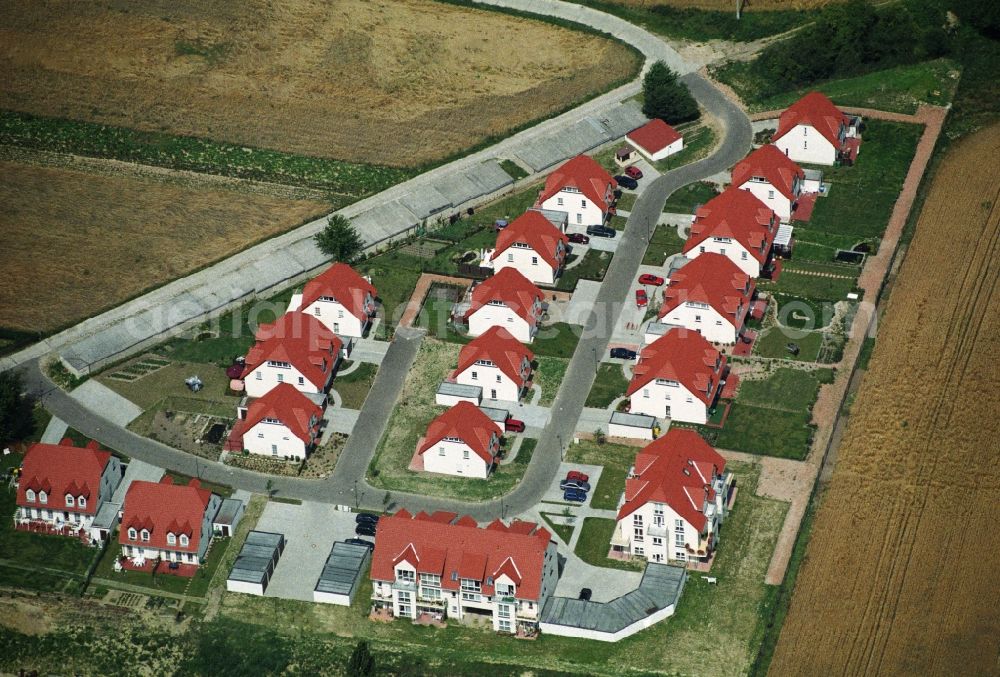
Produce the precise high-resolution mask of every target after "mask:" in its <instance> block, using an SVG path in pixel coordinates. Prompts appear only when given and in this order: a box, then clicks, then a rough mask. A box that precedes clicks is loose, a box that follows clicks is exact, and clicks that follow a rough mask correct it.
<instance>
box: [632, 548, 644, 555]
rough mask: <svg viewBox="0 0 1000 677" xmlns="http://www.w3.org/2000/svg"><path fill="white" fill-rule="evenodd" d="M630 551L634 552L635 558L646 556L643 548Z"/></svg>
mask: <svg viewBox="0 0 1000 677" xmlns="http://www.w3.org/2000/svg"><path fill="white" fill-rule="evenodd" d="M632 550H633V552H635V556H636V557H644V556H645V555H646V551H645V549H643V548H633V549H632Z"/></svg>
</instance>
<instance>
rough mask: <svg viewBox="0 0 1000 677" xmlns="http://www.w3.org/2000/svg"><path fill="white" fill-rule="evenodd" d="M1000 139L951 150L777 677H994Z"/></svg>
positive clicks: (817, 530) (817, 536) (846, 445)
mask: <svg viewBox="0 0 1000 677" xmlns="http://www.w3.org/2000/svg"><path fill="white" fill-rule="evenodd" d="M998 156H1000V125H995V126H993V127H991V128H988V129H986V130H983V131H980V132H978V133H976V134H975V135H973V136H971V137H969V138H968V139H966V140H964V141H962V142H961V143H960V144H959V145H957V146H956V147H955V148H953V149H951V150H950V151H949V153H948V155H947V156H946V157H945V158H944V160H943V162H942V164H941V165H940V167H939V169H938V171H937V174H936V176H935V177H934V180H933V182H932V184H931V187H930V192H929V194H928V198H927V202H926V204H925V205H924V207H923V210H922V212H921V215H920V218H919V221H918V225H917V230H916V236H915V239H914V241H913V243H912V245H911V247H910V250H909V252H908V253H907V255H906V259H905V261H904V263H903V266H902V269H901V271H900V275H899V278H898V280H897V283H896V285H895V287H894V290H893V291H892V294H891V297H890V299H889V303H888V305H887V308H886V312H885V315H884V319H883V321H882V324H881V327H880V328H879V332H878V338H877V342H876V348H875V353H874V355H873V358H872V360H871V363H870V368H869V371H868V372H867V374H866V375H865V377H864V381H863V383H862V386H861V389H860V391H859V393H858V396H857V399H856V400H855V402H854V404H853V406H852V408H851V418H850V421H849V425H848V430H847V433H846V435H845V437H844V440H843V442H842V444H841V446H840V449H839V452H838V458H837V465H836V468H835V470H834V473H833V478H832V480H831V484H830V486H829V488H828V490H827V492H826V495H825V497H824V498H823V500H822V503H821V506H820V510H819V513H818V515H817V518H816V521H815V524H814V528H813V530H812V540H811V542H810V543H809V546H808V548H807V551H806V559H805V563H804V565H803V568H802V570H801V573H800V575H799V578H798V581H797V583H796V586H795V591H794V594H793V597H792V605H791V610H790V612H789V615H788V618H787V620H786V621H785V625H784V628H783V630H782V633H781V637H780V639H779V643H778V647H777V650H776V653H775V656H774V660H773V662H772V664H771V674H773V675H803V674H812V675H879V674H882V675H901V674H907V675H953V674H967V675H986V674H997V667H998V663H997V661H998V648H1000V612H998V609H1000V585H998V584H997V580H998V574H1000V567H998V554H997V553H998V551H1000V531H998V530H997V528H996V515H997V512H996V511H997V507H998V506H1000V463H998V460H1000V459H998V456H1000V442H998V440H1000V390H998V386H1000V363H998V357H1000V353H998V352H997V347H998V339H1000V312H998V311H1000V165H997V163H996V162H995V161H990V159H991V158H993V159H995V158H996V157H998Z"/></svg>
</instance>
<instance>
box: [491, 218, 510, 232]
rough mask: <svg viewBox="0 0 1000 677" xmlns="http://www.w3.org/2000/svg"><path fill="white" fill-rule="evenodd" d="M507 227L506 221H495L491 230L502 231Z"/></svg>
mask: <svg viewBox="0 0 1000 677" xmlns="http://www.w3.org/2000/svg"><path fill="white" fill-rule="evenodd" d="M506 227H507V219H497V220H496V221H494V222H493V230H503V229H504V228H506Z"/></svg>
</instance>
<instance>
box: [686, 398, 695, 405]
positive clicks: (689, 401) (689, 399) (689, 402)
mask: <svg viewBox="0 0 1000 677" xmlns="http://www.w3.org/2000/svg"><path fill="white" fill-rule="evenodd" d="M686 401H687V403H688V404H691V402H693V401H694V400H692V399H691V398H690V397H689V398H687V400H686Z"/></svg>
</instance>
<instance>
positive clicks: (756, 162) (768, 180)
mask: <svg viewBox="0 0 1000 677" xmlns="http://www.w3.org/2000/svg"><path fill="white" fill-rule="evenodd" d="M805 182H806V173H805V171H804V170H803V169H802V168H801V167H799V166H798V165H797V164H795V163H794V162H792V160H790V159H789V158H788V156H786V155H785V154H784V153H782V152H781V151H780V150H778V147H777V146H773V145H767V146H761V147H760V148H758V149H757V150H755V151H754V152H752V153H750V155H748V156H746V157H745V158H743V159H742V160H740V161H739V162H737V163H736V166H735V167H733V187H734V188H738V189H740V190H747V191H750V192H751V193H753V195H754V197H756V198H757V199H758V200H760V201H761V202H763V203H764V204H765V205H767V206H768V207H769V208H771V209H773V210H774V213H775V214H777V215H778V218H779V219H781V221H782V222H783V223H788V222H789V221H790V220H791V218H792V212H793V211H794V210H795V207H796V203H797V200H798V199H799V196H800V195H801V194H802V192H803V190H804V187H805Z"/></svg>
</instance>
